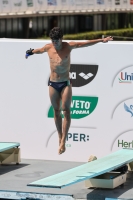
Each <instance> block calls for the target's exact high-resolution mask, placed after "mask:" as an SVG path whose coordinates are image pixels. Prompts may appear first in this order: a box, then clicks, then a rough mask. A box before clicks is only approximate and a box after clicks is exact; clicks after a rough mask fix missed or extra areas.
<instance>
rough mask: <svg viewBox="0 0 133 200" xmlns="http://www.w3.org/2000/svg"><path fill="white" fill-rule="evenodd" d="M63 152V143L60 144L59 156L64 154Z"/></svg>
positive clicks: (64, 149) (64, 148)
mask: <svg viewBox="0 0 133 200" xmlns="http://www.w3.org/2000/svg"><path fill="white" fill-rule="evenodd" d="M65 151H66V147H65V143H61V144H60V146H59V151H58V153H59V155H60V154H62V153H64V152H65Z"/></svg>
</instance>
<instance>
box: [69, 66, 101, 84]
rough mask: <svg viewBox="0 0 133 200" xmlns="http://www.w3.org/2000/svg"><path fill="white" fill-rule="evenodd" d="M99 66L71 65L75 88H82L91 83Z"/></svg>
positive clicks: (71, 76)
mask: <svg viewBox="0 0 133 200" xmlns="http://www.w3.org/2000/svg"><path fill="white" fill-rule="evenodd" d="M97 71H98V65H85V64H71V68H70V78H71V80H72V86H73V87H81V86H84V85H87V84H88V83H90V82H91V81H92V80H93V79H94V78H95V76H96V74H97Z"/></svg>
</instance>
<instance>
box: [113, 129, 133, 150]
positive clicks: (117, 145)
mask: <svg viewBox="0 0 133 200" xmlns="http://www.w3.org/2000/svg"><path fill="white" fill-rule="evenodd" d="M122 148H131V149H133V129H131V130H127V131H124V132H121V133H119V135H118V136H117V137H116V138H115V139H114V141H113V142H112V145H111V150H112V151H117V150H119V149H122Z"/></svg>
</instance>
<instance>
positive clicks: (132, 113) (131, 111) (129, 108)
mask: <svg viewBox="0 0 133 200" xmlns="http://www.w3.org/2000/svg"><path fill="white" fill-rule="evenodd" d="M124 108H125V110H126V111H127V112H129V113H131V117H133V105H130V106H129V107H128V106H127V105H126V104H125V103H124Z"/></svg>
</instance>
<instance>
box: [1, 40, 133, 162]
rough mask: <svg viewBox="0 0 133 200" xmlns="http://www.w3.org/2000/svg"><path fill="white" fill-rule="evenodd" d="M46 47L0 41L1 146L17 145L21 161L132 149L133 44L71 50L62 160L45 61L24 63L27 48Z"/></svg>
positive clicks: (70, 158) (44, 56) (84, 157)
mask: <svg viewBox="0 0 133 200" xmlns="http://www.w3.org/2000/svg"><path fill="white" fill-rule="evenodd" d="M48 42H50V41H43V40H40V41H39V40H9V39H4V40H2V39H1V40H0V55H1V65H0V94H1V98H0V122H1V126H0V136H1V142H4V141H5V142H20V144H21V152H22V158H29V159H48V160H63V161H81V162H87V161H88V158H89V157H90V155H92V154H93V155H95V156H97V157H98V158H100V157H103V156H105V155H107V154H109V153H111V152H112V151H116V150H118V149H120V148H123V147H124V148H133V95H132V88H133V61H132V48H133V42H115V41H113V42H109V43H98V44H96V45H93V46H90V47H86V48H79V49H75V50H73V51H72V53H71V71H70V72H71V73H70V76H71V78H72V83H73V96H72V103H71V118H72V122H71V127H70V129H69V132H68V137H67V141H66V152H65V153H64V154H62V155H58V134H57V131H56V128H55V124H54V119H53V109H52V107H51V103H50V100H49V94H48V86H47V82H48V78H49V74H50V68H49V58H48V56H47V53H44V54H41V55H37V54H36V55H33V56H31V57H29V58H28V59H27V60H26V59H25V58H24V56H25V51H26V50H27V49H29V48H39V47H42V46H44V45H45V44H47V43H48ZM7 49H8V54H7V53H5V52H7Z"/></svg>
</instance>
